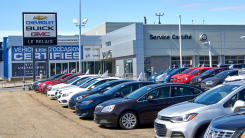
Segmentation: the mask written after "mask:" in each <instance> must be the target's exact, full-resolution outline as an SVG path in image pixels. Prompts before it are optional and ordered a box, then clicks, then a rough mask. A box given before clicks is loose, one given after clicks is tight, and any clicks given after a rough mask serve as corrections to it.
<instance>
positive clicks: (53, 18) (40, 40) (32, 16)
mask: <svg viewBox="0 0 245 138" xmlns="http://www.w3.org/2000/svg"><path fill="white" fill-rule="evenodd" d="M22 20H23V46H27V45H57V13H31V12H23V13H22Z"/></svg>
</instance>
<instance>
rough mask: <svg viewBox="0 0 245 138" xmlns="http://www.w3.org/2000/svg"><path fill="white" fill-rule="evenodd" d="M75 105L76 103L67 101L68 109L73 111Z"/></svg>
mask: <svg viewBox="0 0 245 138" xmlns="http://www.w3.org/2000/svg"><path fill="white" fill-rule="evenodd" d="M76 103H77V101H71V100H70V101H69V102H68V107H69V108H70V109H75V107H76Z"/></svg>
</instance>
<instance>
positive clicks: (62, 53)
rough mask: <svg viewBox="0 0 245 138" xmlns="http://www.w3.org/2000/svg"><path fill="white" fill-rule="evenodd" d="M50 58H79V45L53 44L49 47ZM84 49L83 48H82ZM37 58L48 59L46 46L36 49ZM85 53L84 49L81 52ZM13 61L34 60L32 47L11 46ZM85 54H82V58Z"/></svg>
mask: <svg viewBox="0 0 245 138" xmlns="http://www.w3.org/2000/svg"><path fill="white" fill-rule="evenodd" d="M48 49H49V60H78V59H79V47H78V46H53V47H49V48H48ZM82 49H83V48H82ZM35 50H36V51H35V58H36V59H46V48H36V49H35ZM81 55H83V51H82V52H81ZM11 57H12V61H32V48H30V47H25V46H12V47H11ZM82 57H83V56H81V58H82Z"/></svg>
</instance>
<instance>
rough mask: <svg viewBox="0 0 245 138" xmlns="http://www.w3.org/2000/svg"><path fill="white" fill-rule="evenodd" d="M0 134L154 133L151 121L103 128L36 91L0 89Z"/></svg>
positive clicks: (88, 137)
mask: <svg viewBox="0 0 245 138" xmlns="http://www.w3.org/2000/svg"><path fill="white" fill-rule="evenodd" d="M0 96H1V97H2V98H1V100H0V117H1V119H0V137H1V138H2V137H83V138H94V137H96V138H98V137H102V138H104V137H113V138H115V137H116V138H134V137H141V138H142V137H148V138H149V137H154V126H153V124H148V125H140V126H139V127H138V128H137V129H134V130H122V129H120V128H106V127H104V126H102V125H98V124H96V123H94V122H93V119H92V118H81V117H79V116H76V115H75V114H74V110H71V109H69V108H65V107H62V106H61V105H59V104H58V103H57V101H56V100H51V99H49V98H48V97H46V95H45V94H40V93H37V92H35V91H22V90H21V89H20V88H19V89H18V88H17V89H4V90H0Z"/></svg>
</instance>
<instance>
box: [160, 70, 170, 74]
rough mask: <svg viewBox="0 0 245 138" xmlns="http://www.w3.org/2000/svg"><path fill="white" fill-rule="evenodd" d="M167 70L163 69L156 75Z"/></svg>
mask: <svg viewBox="0 0 245 138" xmlns="http://www.w3.org/2000/svg"><path fill="white" fill-rule="evenodd" d="M167 70H168V69H164V70H161V71H159V72H158V74H161V73H162V72H166V71H167Z"/></svg>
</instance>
